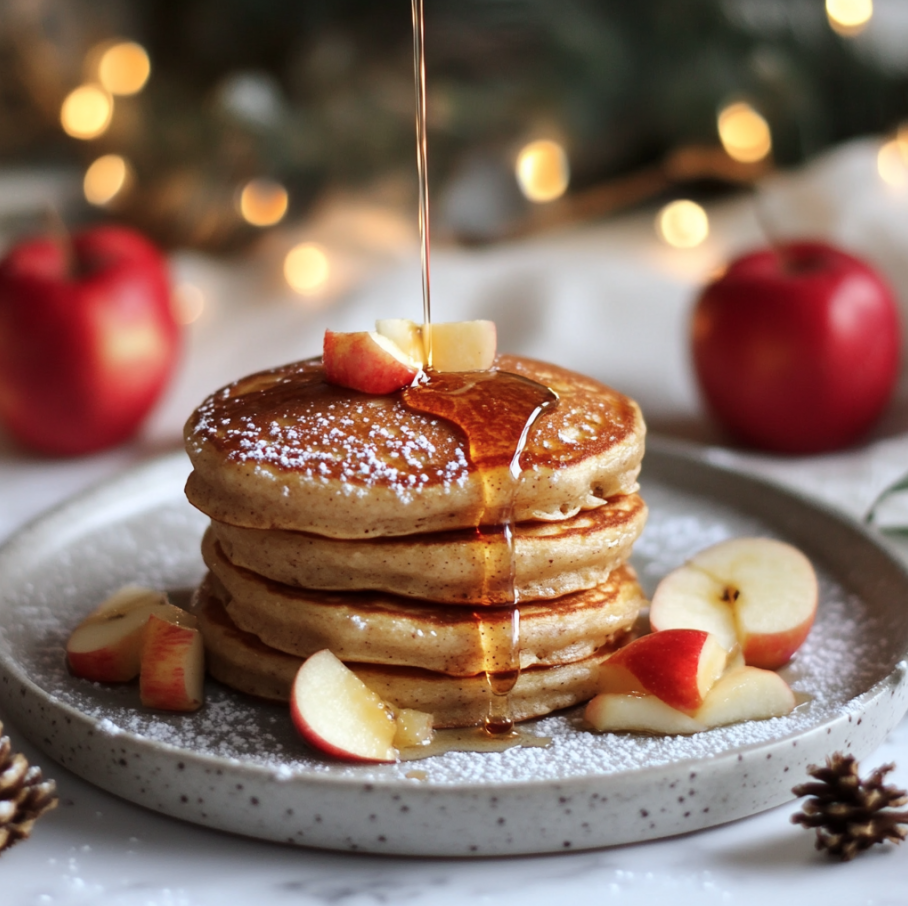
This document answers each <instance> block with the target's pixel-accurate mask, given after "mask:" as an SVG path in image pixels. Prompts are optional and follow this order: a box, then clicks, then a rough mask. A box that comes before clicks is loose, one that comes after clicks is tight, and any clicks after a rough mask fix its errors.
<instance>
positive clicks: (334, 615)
mask: <svg viewBox="0 0 908 906" xmlns="http://www.w3.org/2000/svg"><path fill="white" fill-rule="evenodd" d="M202 550H203V554H204V557H205V562H206V563H207V565H208V568H209V569H210V570H211V572H212V573H213V576H214V577H215V579H216V581H215V582H213V583H211V584H212V588H213V589H214V590H215V592H214V593H215V594H216V595H217V597H219V598H220V600H221V602H222V603H223V604H224V605H225V606H226V608H227V612H228V613H229V614H230V618H231V620H232V621H233V622H234V623H235V624H236V625H237V627H238V628H240V629H242V630H244V631H246V632H251V633H253V634H254V635H256V636H257V637H258V638H260V639H261V640H262V642H264V643H265V644H266V645H268V646H269V647H271V648H276V649H278V650H280V651H284V652H286V653H288V654H294V655H297V656H299V657H308V656H309V655H310V654H314V653H315V652H316V651H319V650H321V649H322V648H330V649H331V651H332V652H333V653H334V654H335V655H336V656H337V657H338V658H340V659H341V660H343V661H357V662H361V663H372V664H393V665H398V666H408V667H422V668H424V669H426V670H433V671H437V672H439V673H446V674H449V675H452V676H472V675H474V674H477V673H481V672H482V671H483V670H484V668H485V664H486V653H485V650H484V648H483V637H482V634H481V632H480V625H479V621H478V620H477V619H476V617H475V616H474V611H473V610H472V609H471V608H465V607H449V606H445V605H436V604H425V603H423V604H418V603H415V602H413V601H409V600H405V599H403V598H399V597H395V596H392V595H386V594H382V593H381V592H319V591H310V590H307V589H298V588H297V589H294V588H291V587H290V586H287V585H280V584H278V583H276V582H271V581H269V580H267V579H263V578H262V577H261V576H258V575H256V574H255V573H252V572H249V571H248V570H244V569H242V568H240V567H236V566H233V565H232V564H230V562H229V561H228V560H227V559H226V558H225V557H224V556H223V554H222V552H221V551H220V550H219V549H218V546H217V543H216V542H214V540H213V538H212V537H211V536H210V535H209V536H208V537H206V539H205V542H204V543H203V548H202ZM222 589H223V590H222ZM644 603H645V600H644V597H643V592H642V591H641V589H640V586H639V585H638V584H637V580H636V576H635V575H634V572H633V570H632V569H630V567H627V566H622V567H620V568H619V569H617V570H615V571H614V572H613V573H612V575H611V576H610V577H609V579H608V580H607V581H606V582H605V583H603V584H602V585H599V586H596V587H595V588H591V589H586V590H584V591H580V592H574V593H573V594H570V595H565V596H564V597H561V598H557V599H555V600H554V601H546V602H541V603H530V604H521V605H520V606H519V607H518V611H519V614H520V617H519V619H520V666H521V669H523V668H526V667H531V666H533V665H535V664H543V665H553V664H565V663H569V662H570V661H576V660H580V659H581V658H585V657H587V656H589V655H590V654H592V653H593V652H594V651H596V650H597V649H598V648H601V647H602V646H603V645H606V644H608V643H610V642H612V641H616V640H617V639H619V638H621V637H622V636H623V635H625V634H626V633H627V632H628V631H629V630H630V629H631V628H632V627H633V625H634V622H635V620H636V618H637V614H638V613H639V611H640V608H641V606H642V605H643V604H644ZM510 619H511V615H510V608H486V609H485V610H483V612H482V622H483V623H485V624H491V625H487V626H486V629H487V631H488V630H490V629H491V631H493V632H494V628H493V627H494V625H495V624H502V623H505V622H506V623H507V624H508V625H510Z"/></svg>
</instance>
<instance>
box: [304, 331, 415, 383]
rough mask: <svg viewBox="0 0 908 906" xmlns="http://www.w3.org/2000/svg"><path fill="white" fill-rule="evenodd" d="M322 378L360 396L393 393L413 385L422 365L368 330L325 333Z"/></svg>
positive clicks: (390, 341)
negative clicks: (356, 391)
mask: <svg viewBox="0 0 908 906" xmlns="http://www.w3.org/2000/svg"><path fill="white" fill-rule="evenodd" d="M322 364H323V366H324V368H325V378H326V380H328V381H329V382H330V383H332V384H337V385H338V386H340V387H349V388H350V389H351V390H359V391H360V392H362V393H375V394H380V393H393V392H394V391H395V390H400V389H401V388H403V387H407V386H409V385H410V384H412V383H413V380H414V378H415V377H416V376H417V375H418V374H419V373H420V371H421V364H420V363H419V362H418V361H414V360H413V359H411V358H410V357H409V356H408V355H407V354H406V353H404V351H403V350H402V349H401V348H400V347H399V346H398V345H397V344H396V343H394V342H393V341H392V340H389V339H388V338H387V337H384V336H382V335H381V334H379V333H377V332H375V331H371V330H360V331H354V332H352V333H341V332H336V331H333V330H326V331H325V340H324V346H323V350H322Z"/></svg>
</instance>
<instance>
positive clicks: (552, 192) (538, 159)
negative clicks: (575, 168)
mask: <svg viewBox="0 0 908 906" xmlns="http://www.w3.org/2000/svg"><path fill="white" fill-rule="evenodd" d="M515 175H516V176H517V184H518V185H519V186H520V191H521V192H523V194H524V196H525V197H526V198H527V199H528V200H529V201H532V202H536V203H541V202H546V201H554V200H555V199H556V198H560V197H561V196H562V195H564V193H565V192H566V191H567V187H568V184H569V183H570V178H571V170H570V165H569V163H568V158H567V154H566V153H565V151H564V148H563V147H562V146H561V145H559V144H558V142H555V141H551V140H550V139H540V140H538V141H534V142H530V143H529V144H528V145H525V146H524V147H523V148H522V149H521V150H520V153H519V154H518V155H517V163H516V165H515Z"/></svg>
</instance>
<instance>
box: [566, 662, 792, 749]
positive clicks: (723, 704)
mask: <svg viewBox="0 0 908 906" xmlns="http://www.w3.org/2000/svg"><path fill="white" fill-rule="evenodd" d="M794 706H795V697H794V693H793V692H792V691H791V689H790V688H789V687H788V684H787V683H786V682H785V680H783V679H782V677H781V676H779V674H778V673H774V672H773V671H772V670H762V669H760V668H759V667H746V666H738V667H733V668H732V669H731V670H728V671H727V672H726V673H724V674H723V675H722V676H721V677H719V679H718V680H716V682H715V683H714V684H713V686H712V688H711V689H710V690H709V692H708V693H707V694H706V698H705V699H704V700H703V704H702V705H701V706H700V707H699V708H698V709H697V710H696V711H695V712H694V713H693V714H685V713H684V712H683V711H678V710H677V709H675V708H672V707H671V706H670V705H667V704H666V703H665V702H664V701H662V700H661V699H659V698H657V697H656V696H655V695H649V694H647V693H633V692H604V693H601V694H600V695H597V696H596V697H595V698H593V699H592V700H591V701H590V702H588V704H587V706H586V711H585V712H584V717H585V718H586V721H587V723H589V724H590V725H591V726H592V727H593V728H594V729H596V730H599V731H600V732H604V731H612V732H621V731H633V732H639V733H658V734H663V735H667V736H676V735H679V734H688V733H699V732H701V731H703V730H708V729H711V728H713V727H722V726H725V725H727V724H733V723H740V722H742V721H745V720H767V719H769V718H771V717H784V716H785V715H786V714H790V713H791V711H792V710H793V709H794Z"/></svg>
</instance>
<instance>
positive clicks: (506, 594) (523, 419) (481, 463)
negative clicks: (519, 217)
mask: <svg viewBox="0 0 908 906" xmlns="http://www.w3.org/2000/svg"><path fill="white" fill-rule="evenodd" d="M412 11H413V69H414V79H415V83H416V164H417V173H418V177H419V237H420V257H421V263H422V295H423V327H422V341H423V352H424V361H425V363H426V365H425V367H426V371H427V373H428V381H426V382H423V383H421V384H418V385H415V386H413V387H410V388H407V389H406V390H405V391H404V394H403V398H404V402H405V404H406V405H407V406H409V407H410V408H411V409H415V410H417V411H420V412H424V413H427V414H431V415H437V416H440V417H441V418H444V419H446V420H447V421H450V422H453V423H454V424H456V425H457V426H458V427H460V428H461V429H462V430H463V431H464V433H465V434H466V437H467V441H468V444H469V448H470V459H471V461H472V463H473V465H474V466H475V468H476V470H477V472H478V473H479V478H480V481H481V483H482V491H483V501H482V508H481V510H480V512H479V513H478V518H477V533H478V534H479V535H480V536H481V537H480V538H478V539H477V543H479V544H481V549H482V551H483V555H484V558H485V560H484V562H485V582H484V587H483V589H482V594H481V597H482V598H484V599H486V601H488V600H490V599H494V600H495V601H497V602H501V601H504V602H505V604H503V605H501V604H499V606H488V604H484V605H483V606H481V607H480V608H479V609H478V610H477V611H476V612H475V617H476V624H477V632H478V633H479V637H480V641H481V644H482V650H483V655H484V667H485V677H486V682H487V684H488V687H489V711H488V715H487V717H486V720H485V724H484V727H483V730H484V735H485V738H486V739H496V740H499V741H502V742H504V741H506V740H512V742H511V743H510V744H514V742H517V743H518V744H520V743H519V739H520V737H519V736H518V734H516V733H515V732H514V721H513V719H512V715H511V707H510V693H511V691H512V689H513V688H514V686H515V685H516V683H517V680H518V679H519V677H520V611H519V609H518V607H517V604H518V601H517V594H516V590H515V559H514V539H513V521H514V500H515V498H516V493H517V488H518V485H519V482H520V475H521V467H520V456H521V453H522V452H523V449H524V446H525V444H526V439H527V434H528V431H529V429H530V426H531V425H532V424H533V422H534V421H535V420H536V418H537V417H538V416H539V415H540V413H542V412H543V411H544V410H545V409H546V408H547V407H549V406H551V405H553V404H554V402H555V401H556V400H557V398H558V397H557V394H556V393H555V392H554V391H552V390H550V389H549V388H548V387H545V386H543V385H542V384H539V383H537V382H535V381H532V380H529V379H528V378H524V377H521V376H519V375H515V374H509V373H506V372H500V371H488V372H475V373H460V372H458V373H445V374H439V373H437V372H434V371H433V370H432V307H431V296H430V273H429V270H430V268H429V247H430V237H429V177H428V171H427V159H428V153H427V152H428V143H427V139H426V64H425V17H424V10H423V0H412ZM502 467H504V470H505V475H504V476H502V474H501V473H502ZM502 480H504V481H505V482H507V483H508V491H507V493H506V494H505V497H506V500H507V503H506V505H505V506H504V508H503V509H502V508H501V507H500V506H499V507H498V508H497V509H496V507H495V506H493V503H492V501H493V497H494V485H495V483H496V482H501V481H502ZM493 591H494V594H491V593H490V592H493ZM461 736H462V734H461ZM531 738H532V737H531ZM462 741H463V740H462V739H461V738H458V742H462ZM536 744H538V743H536Z"/></svg>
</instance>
